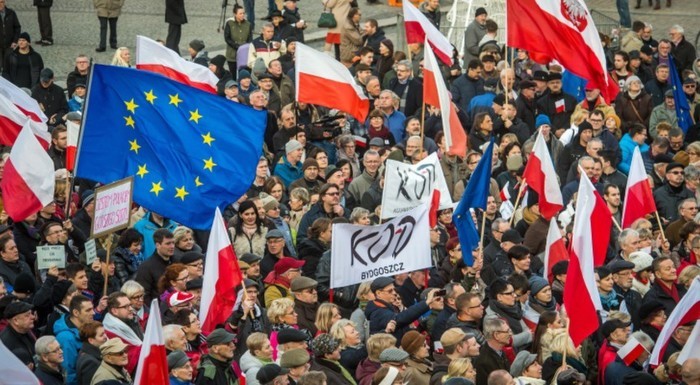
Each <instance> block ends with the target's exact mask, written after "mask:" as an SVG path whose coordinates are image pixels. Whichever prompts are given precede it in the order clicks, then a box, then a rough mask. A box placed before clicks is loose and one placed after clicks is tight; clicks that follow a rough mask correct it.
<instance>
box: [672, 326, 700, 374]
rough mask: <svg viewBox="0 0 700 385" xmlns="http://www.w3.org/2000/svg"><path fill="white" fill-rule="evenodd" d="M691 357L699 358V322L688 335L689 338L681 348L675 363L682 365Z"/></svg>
mask: <svg viewBox="0 0 700 385" xmlns="http://www.w3.org/2000/svg"><path fill="white" fill-rule="evenodd" d="M693 357H700V322H696V323H695V326H694V327H693V331H692V332H691V333H690V337H688V341H687V342H686V343H685V346H683V350H681V354H680V355H679V356H678V359H677V360H676V362H678V364H679V365H683V363H684V362H685V360H687V359H688V358H693Z"/></svg>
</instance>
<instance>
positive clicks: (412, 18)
mask: <svg viewBox="0 0 700 385" xmlns="http://www.w3.org/2000/svg"><path fill="white" fill-rule="evenodd" d="M403 20H404V27H405V28H406V41H407V42H408V44H422V43H424V42H425V41H426V40H427V41H428V42H430V46H431V47H433V50H435V55H437V57H438V58H440V61H441V62H443V63H445V64H446V65H448V66H451V65H452V43H450V41H449V40H448V39H447V37H445V35H443V34H442V32H440V30H439V29H437V28H435V26H434V25H433V23H431V22H430V20H428V18H427V17H425V15H423V13H421V11H419V10H418V8H416V7H415V6H414V5H413V4H411V2H410V1H404V2H403ZM425 48H426V49H427V48H428V44H426V45H425ZM426 52H427V51H426Z"/></svg>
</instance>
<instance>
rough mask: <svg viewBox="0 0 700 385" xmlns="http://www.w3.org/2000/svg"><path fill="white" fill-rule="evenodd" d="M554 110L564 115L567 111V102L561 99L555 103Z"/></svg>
mask: <svg viewBox="0 0 700 385" xmlns="http://www.w3.org/2000/svg"><path fill="white" fill-rule="evenodd" d="M554 108H555V109H556V112H557V113H562V112H564V111H566V101H565V100H564V99H559V100H557V101H555V102H554Z"/></svg>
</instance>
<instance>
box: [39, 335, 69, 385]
mask: <svg viewBox="0 0 700 385" xmlns="http://www.w3.org/2000/svg"><path fill="white" fill-rule="evenodd" d="M34 349H35V350H36V355H37V358H38V359H39V364H38V365H37V367H36V368H35V369H34V374H35V375H36V377H37V378H38V379H39V381H41V383H42V384H44V385H63V384H64V380H63V373H62V372H63V369H62V368H61V363H63V350H61V345H59V343H58V341H57V340H56V337H54V336H43V337H41V338H39V339H38V340H36V343H35V344H34Z"/></svg>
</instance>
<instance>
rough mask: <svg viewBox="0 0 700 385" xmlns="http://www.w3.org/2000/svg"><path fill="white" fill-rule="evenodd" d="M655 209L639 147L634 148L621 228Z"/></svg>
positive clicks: (630, 224)
mask: <svg viewBox="0 0 700 385" xmlns="http://www.w3.org/2000/svg"><path fill="white" fill-rule="evenodd" d="M655 211H656V203H655V202H654V195H653V194H652V192H651V187H649V180H648V179H647V172H646V169H645V168H644V161H643V160H642V153H641V152H640V151H639V147H635V148H634V154H632V163H631V164H630V173H629V175H628V177H627V187H626V188H625V205H624V207H623V208H622V223H621V225H622V228H623V229H626V228H628V227H630V226H632V222H634V221H636V220H637V219H639V218H643V217H644V216H645V215H647V214H651V213H653V212H655Z"/></svg>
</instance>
